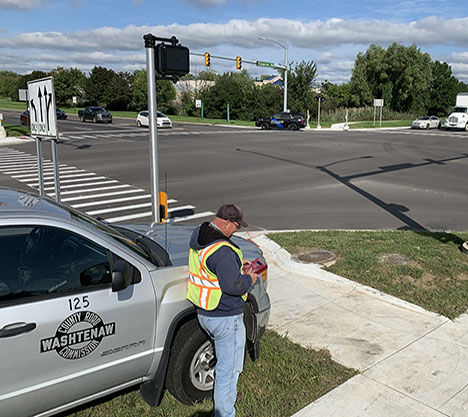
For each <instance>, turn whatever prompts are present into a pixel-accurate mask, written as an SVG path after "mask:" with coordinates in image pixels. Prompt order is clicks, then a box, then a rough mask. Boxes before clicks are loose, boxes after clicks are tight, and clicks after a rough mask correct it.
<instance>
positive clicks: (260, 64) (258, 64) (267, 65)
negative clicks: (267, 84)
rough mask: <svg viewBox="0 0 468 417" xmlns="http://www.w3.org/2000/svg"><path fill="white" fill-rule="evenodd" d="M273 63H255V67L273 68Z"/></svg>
mask: <svg viewBox="0 0 468 417" xmlns="http://www.w3.org/2000/svg"><path fill="white" fill-rule="evenodd" d="M274 66H275V64H273V62H265V61H257V67H274Z"/></svg>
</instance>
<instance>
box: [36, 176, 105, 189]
mask: <svg viewBox="0 0 468 417" xmlns="http://www.w3.org/2000/svg"><path fill="white" fill-rule="evenodd" d="M60 178H61V177H60ZM107 179H109V178H107V177H90V178H78V179H74V180H64V181H62V180H61V179H60V187H61V186H62V184H71V183H74V182H80V181H81V182H86V181H95V180H107ZM29 181H31V180H29ZM54 184H55V181H48V182H44V185H54ZM28 185H29V186H30V187H37V186H39V183H38V182H35V183H32V184H28ZM86 185H88V184H83V186H86ZM64 187H65V186H64Z"/></svg>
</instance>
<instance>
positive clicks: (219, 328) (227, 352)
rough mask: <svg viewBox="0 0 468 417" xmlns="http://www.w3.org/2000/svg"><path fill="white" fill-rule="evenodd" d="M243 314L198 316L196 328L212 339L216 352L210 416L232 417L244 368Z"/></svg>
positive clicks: (234, 412) (234, 413)
mask: <svg viewBox="0 0 468 417" xmlns="http://www.w3.org/2000/svg"><path fill="white" fill-rule="evenodd" d="M243 316H244V315H243V314H239V315H237V316H227V317H208V316H203V315H201V314H199V315H198V321H199V322H200V326H201V327H202V328H203V329H205V331H206V332H207V333H208V334H209V335H210V337H211V338H212V339H213V342H214V345H215V352H216V358H217V362H216V368H215V381H214V410H215V412H214V417H234V416H235V415H236V409H235V408H234V404H235V403H236V397H237V380H238V379H239V375H240V373H241V372H242V368H243V366H244V352H245V326H244V320H243Z"/></svg>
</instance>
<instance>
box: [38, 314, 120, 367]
mask: <svg viewBox="0 0 468 417" xmlns="http://www.w3.org/2000/svg"><path fill="white" fill-rule="evenodd" d="M113 334H115V323H107V324H106V323H104V322H103V321H102V318H101V317H99V315H97V314H96V313H93V312H91V311H80V312H77V313H73V314H72V315H71V316H68V317H67V318H66V319H65V320H64V321H62V323H60V325H59V326H58V328H57V331H56V332H55V336H53V337H48V338H46V339H42V340H41V353H46V352H50V351H52V350H55V351H56V352H57V353H58V354H59V355H60V356H61V357H62V358H64V359H70V360H73V359H81V358H84V357H85V356H88V355H89V354H90V353H92V352H93V351H94V350H95V349H96V348H97V347H98V346H99V344H100V343H101V341H102V339H104V338H105V337H107V336H112V335H113Z"/></svg>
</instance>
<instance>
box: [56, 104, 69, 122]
mask: <svg viewBox="0 0 468 417" xmlns="http://www.w3.org/2000/svg"><path fill="white" fill-rule="evenodd" d="M55 113H56V114H57V120H67V113H65V112H64V111H63V110H60V109H59V108H58V107H57V108H56V109H55Z"/></svg>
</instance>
